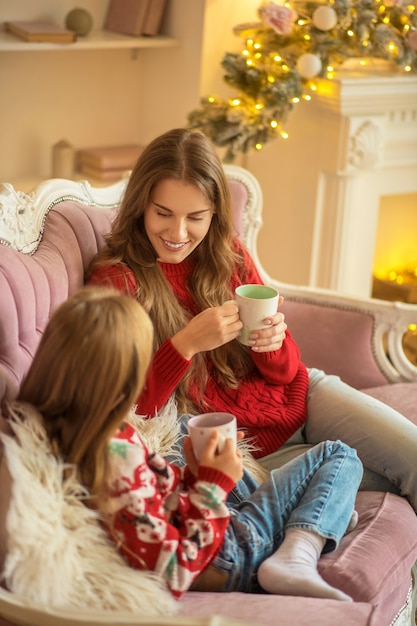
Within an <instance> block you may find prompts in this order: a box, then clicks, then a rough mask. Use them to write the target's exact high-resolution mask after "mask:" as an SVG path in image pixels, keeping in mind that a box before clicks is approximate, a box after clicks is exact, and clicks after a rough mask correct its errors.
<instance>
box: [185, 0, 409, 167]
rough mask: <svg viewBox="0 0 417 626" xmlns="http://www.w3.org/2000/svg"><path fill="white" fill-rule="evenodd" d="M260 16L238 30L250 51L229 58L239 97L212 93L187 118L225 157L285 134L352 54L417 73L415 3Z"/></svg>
mask: <svg viewBox="0 0 417 626" xmlns="http://www.w3.org/2000/svg"><path fill="white" fill-rule="evenodd" d="M258 18H259V21H257V22H253V23H252V22H251V23H246V24H240V25H238V26H236V27H235V28H234V33H235V34H236V35H238V36H240V37H241V38H242V39H243V40H244V48H243V50H242V52H241V53H240V54H234V53H229V52H227V53H226V54H225V56H224V57H223V60H222V67H223V69H224V71H225V74H224V80H225V82H226V83H227V84H228V85H229V86H231V87H232V88H233V89H236V92H237V93H236V95H235V96H234V97H233V98H218V97H214V96H209V97H205V98H203V99H202V101H201V107H200V108H199V109H197V110H194V111H192V112H191V113H190V114H189V116H188V123H189V127H190V128H196V129H200V130H201V131H203V132H204V133H205V134H206V135H207V136H208V137H209V138H210V139H211V140H212V141H213V143H214V144H215V145H217V146H219V147H225V148H226V154H225V161H233V160H234V159H235V157H236V156H237V154H238V153H239V152H243V153H246V152H248V151H249V150H251V149H254V150H260V149H262V147H263V145H264V144H265V143H267V142H268V141H271V140H273V139H275V138H277V137H283V138H286V137H287V134H286V132H285V130H284V129H285V122H286V120H287V118H288V115H289V113H290V112H291V110H292V109H293V107H294V105H296V104H297V103H298V102H299V101H300V100H301V99H304V100H310V99H311V97H312V96H313V95H314V92H315V91H316V90H317V79H320V78H329V79H331V78H332V77H333V76H334V71H335V68H337V66H340V65H341V64H342V63H344V62H346V61H347V60H348V59H358V60H360V64H362V65H363V66H366V65H367V64H369V63H370V62H371V61H372V60H376V59H380V60H381V59H382V60H385V61H387V62H390V63H391V64H392V65H393V66H394V67H395V69H396V71H397V72H409V73H413V72H414V73H415V72H417V13H416V6H415V5H413V4H406V3H403V2H402V0H386V1H383V0H358V1H352V2H349V0H334V1H333V2H326V0H324V3H323V2H320V1H310V2H309V1H307V2H305V1H303V0H291V1H290V2H286V3H285V5H279V4H277V3H275V2H266V3H263V4H262V5H261V6H260V7H259V9H258Z"/></svg>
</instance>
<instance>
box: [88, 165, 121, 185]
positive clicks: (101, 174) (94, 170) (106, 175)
mask: <svg viewBox="0 0 417 626" xmlns="http://www.w3.org/2000/svg"><path fill="white" fill-rule="evenodd" d="M130 172H131V168H125V167H120V168H119V167H117V168H109V169H106V170H102V169H100V168H99V167H92V166H90V165H85V164H80V165H79V166H78V173H79V174H85V175H86V176H88V177H89V178H95V179H96V180H103V181H109V182H111V181H117V180H121V179H122V178H127V177H128V176H129V174H130Z"/></svg>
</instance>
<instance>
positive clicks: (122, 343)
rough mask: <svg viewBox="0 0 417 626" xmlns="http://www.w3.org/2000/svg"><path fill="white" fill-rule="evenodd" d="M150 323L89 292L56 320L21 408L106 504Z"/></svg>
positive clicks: (133, 305)
mask: <svg viewBox="0 0 417 626" xmlns="http://www.w3.org/2000/svg"><path fill="white" fill-rule="evenodd" d="M152 340H153V329H152V323H151V321H150V319H149V316H148V315H147V314H146V312H145V311H144V309H143V308H142V307H141V306H140V305H139V304H138V303H137V302H136V301H135V300H134V299H133V298H130V297H128V296H124V295H121V294H120V293H119V292H117V291H115V290H114V289H107V288H103V287H85V288H83V289H81V290H79V291H78V292H76V293H75V294H74V295H73V296H72V297H71V298H69V299H68V300H67V301H66V302H64V303H63V304H62V305H61V306H60V307H59V308H58V309H57V310H56V311H55V312H54V314H53V315H52V317H51V319H50V321H49V323H48V325H47V327H46V329H45V332H44V334H43V336H42V339H41V341H40V344H39V347H38V349H37V351H36V354H35V357H34V359H33V362H32V365H31V367H30V369H29V371H28V373H27V375H26V377H25V379H24V381H23V383H22V385H21V388H20V392H19V395H18V398H17V401H18V402H27V403H29V404H31V405H32V406H34V407H35V408H36V409H37V411H38V412H39V413H40V414H41V415H42V418H43V422H44V425H45V428H46V432H47V434H48V437H49V439H50V441H51V445H52V449H53V451H54V453H55V454H56V455H57V456H60V457H61V458H63V459H64V460H65V461H66V462H67V463H69V464H73V465H75V466H76V468H77V471H78V477H79V479H80V481H81V483H82V484H83V485H85V486H86V487H88V488H89V489H90V492H91V494H93V495H99V496H101V495H102V493H103V488H104V481H105V474H106V459H107V454H108V450H107V448H108V444H109V440H110V438H111V437H112V435H113V434H114V433H115V431H116V430H117V428H118V427H119V426H120V424H121V423H122V421H123V420H124V419H125V418H126V417H127V414H128V413H129V410H130V409H131V407H132V405H133V403H134V402H135V400H136V398H137V396H138V394H139V393H140V392H141V390H142V388H143V385H144V383H145V377H146V372H147V369H148V366H149V362H150V359H151V356H152Z"/></svg>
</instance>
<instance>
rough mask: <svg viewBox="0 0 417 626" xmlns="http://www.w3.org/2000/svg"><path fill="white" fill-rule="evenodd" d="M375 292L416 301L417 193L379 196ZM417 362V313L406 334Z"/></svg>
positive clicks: (388, 297) (376, 295)
mask: <svg viewBox="0 0 417 626" xmlns="http://www.w3.org/2000/svg"><path fill="white" fill-rule="evenodd" d="M372 285H373V286H372V296H373V297H374V298H380V299H382V300H399V301H401V302H409V303H415V304H417V194H415V193H412V194H400V195H389V196H382V197H381V198H380V204H379V212H378V225H377V231H376V239H375V252H374V264H373V281H372ZM403 346H404V350H405V352H406V354H407V356H408V358H409V359H410V361H411V362H412V363H413V364H414V365H417V315H416V323H415V324H411V325H410V326H409V328H408V330H407V332H406V333H405V334H404V337H403Z"/></svg>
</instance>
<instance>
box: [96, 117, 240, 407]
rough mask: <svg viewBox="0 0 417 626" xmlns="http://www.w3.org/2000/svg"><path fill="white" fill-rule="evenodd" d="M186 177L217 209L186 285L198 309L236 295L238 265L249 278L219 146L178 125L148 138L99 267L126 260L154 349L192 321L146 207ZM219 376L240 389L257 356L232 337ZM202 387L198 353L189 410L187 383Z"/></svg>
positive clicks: (181, 400)
mask: <svg viewBox="0 0 417 626" xmlns="http://www.w3.org/2000/svg"><path fill="white" fill-rule="evenodd" d="M166 179H170V180H181V181H185V182H187V183H190V184H192V185H195V186H196V187H197V188H198V189H199V190H200V191H201V192H202V193H203V194H204V196H205V198H206V200H207V204H208V206H210V207H211V208H212V209H213V217H212V221H211V225H210V228H209V231H208V233H207V235H206V236H205V238H204V239H203V241H202V242H201V243H200V245H199V246H198V247H197V248H196V250H195V251H194V252H193V253H192V255H193V258H194V259H195V269H194V271H193V275H192V277H191V279H190V280H189V283H188V286H187V287H188V290H189V292H190V294H191V296H192V298H193V301H194V302H195V304H196V306H197V308H198V309H199V310H200V311H201V310H203V309H206V308H208V307H213V306H217V305H220V304H223V303H224V302H225V301H226V300H230V299H232V298H233V293H232V292H231V277H232V274H233V273H234V269H235V267H236V265H238V267H239V268H240V269H239V271H240V273H241V279H242V282H244V265H243V259H242V258H241V256H240V255H238V254H237V253H236V247H235V246H234V243H233V241H234V235H233V222H232V209H231V197H230V190H229V185H228V182H227V178H226V175H225V172H224V170H223V166H222V164H221V161H220V159H219V157H218V155H217V153H216V151H215V149H214V146H213V144H212V143H211V142H210V141H209V139H207V137H206V136H205V135H204V134H203V133H201V132H200V131H195V130H188V129H185V128H177V129H173V130H170V131H168V132H166V133H164V134H162V135H160V136H159V137H157V138H156V139H154V140H153V141H152V142H151V143H150V144H148V145H147V146H146V147H145V149H144V150H143V152H142V154H141V155H140V156H139V158H138V160H137V162H136V165H135V167H134V169H133V171H132V173H131V176H130V179H129V182H128V184H127V187H126V190H125V193H124V197H123V200H122V203H121V206H120V210H119V212H118V214H117V216H116V218H115V221H114V223H113V226H112V231H111V233H110V235H109V236H108V237H107V238H106V244H107V245H106V246H105V247H104V249H103V250H102V251H101V253H99V255H98V256H97V257H96V259H95V260H94V264H93V266H92V268H91V269H93V268H94V267H95V266H97V265H113V264H116V263H120V262H121V263H124V264H126V265H127V266H128V267H129V268H130V269H131V270H132V271H133V272H134V274H135V276H136V279H137V283H138V290H137V299H138V301H139V302H140V303H141V304H142V305H143V307H144V308H145V310H146V311H147V312H148V313H149V315H150V317H151V319H152V322H153V326H154V331H155V335H154V350H157V349H158V348H159V347H160V346H161V345H162V343H163V342H164V341H165V340H166V339H167V338H169V337H172V336H173V335H175V334H176V333H177V332H178V331H179V330H180V329H181V328H183V327H184V326H185V324H186V323H187V319H188V318H189V313H187V312H186V311H184V309H183V308H182V306H181V304H180V303H179V302H178V300H177V298H176V296H175V294H174V293H173V291H172V289H171V287H170V285H169V284H168V282H167V280H166V279H165V277H164V274H163V272H162V270H161V268H160V267H159V265H158V263H157V257H156V253H155V250H154V248H153V247H152V245H151V243H150V241H149V239H148V236H147V234H146V231H145V227H144V212H145V209H146V207H147V205H148V204H149V200H150V196H151V193H152V190H153V188H154V187H155V185H157V184H158V183H159V182H160V181H162V180H166ZM210 358H211V361H212V363H213V364H214V367H215V372H216V374H215V375H217V377H218V379H219V381H220V382H221V383H222V384H223V385H224V386H225V387H227V386H232V387H237V385H238V382H239V379H241V378H242V377H243V376H245V375H246V374H247V373H248V372H249V371H250V369H251V368H252V362H251V359H250V358H249V356H248V354H247V350H246V349H245V348H243V347H242V346H241V345H240V344H239V342H237V341H232V342H231V343H229V344H226V345H225V346H222V347H220V348H217V349H216V350H213V351H212V352H211V353H210ZM190 380H193V382H194V384H196V385H197V386H198V388H200V389H201V395H202V394H203V389H204V386H205V383H206V380H207V360H206V358H205V357H204V356H203V355H201V354H199V355H195V357H194V358H193V363H192V367H191V368H190V370H189V372H188V374H187V376H186V377H185V378H184V380H183V381H182V382H181V383H180V385H179V386H178V387H177V390H176V394H175V395H176V401H177V406H178V409H179V411H180V412H187V413H191V412H193V411H194V409H195V407H192V406H191V403H190V401H189V397H188V396H189V394H188V385H189V381H190Z"/></svg>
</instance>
